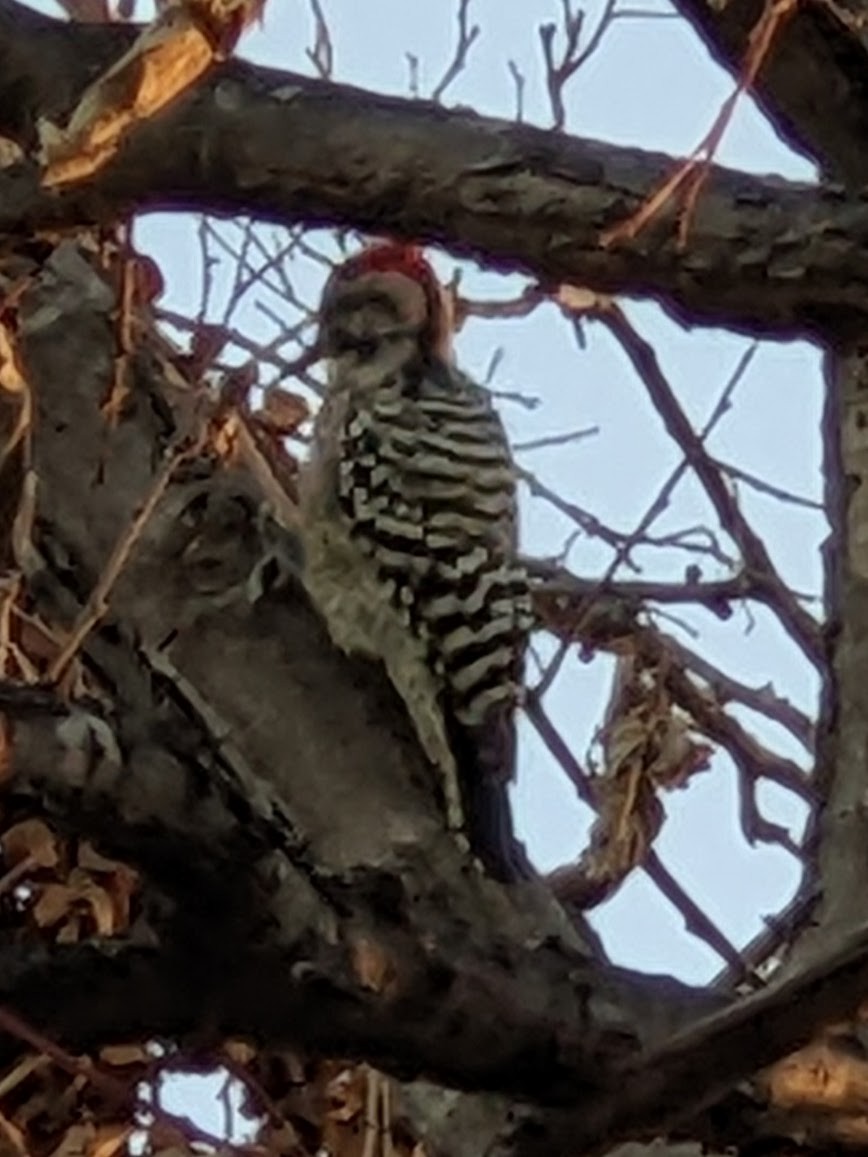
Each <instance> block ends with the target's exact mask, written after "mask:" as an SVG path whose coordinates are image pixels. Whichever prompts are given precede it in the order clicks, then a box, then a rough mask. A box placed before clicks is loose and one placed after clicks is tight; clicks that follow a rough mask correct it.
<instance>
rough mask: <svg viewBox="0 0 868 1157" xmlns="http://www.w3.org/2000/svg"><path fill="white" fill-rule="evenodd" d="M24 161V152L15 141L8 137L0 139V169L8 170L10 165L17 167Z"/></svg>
mask: <svg viewBox="0 0 868 1157" xmlns="http://www.w3.org/2000/svg"><path fill="white" fill-rule="evenodd" d="M23 160H24V150H23V149H22V148H21V146H20V145H19V144H18V142H17V141H13V140H10V138H9V137H0V169H8V168H9V166H10V165H17V164H18V162H19V161H23Z"/></svg>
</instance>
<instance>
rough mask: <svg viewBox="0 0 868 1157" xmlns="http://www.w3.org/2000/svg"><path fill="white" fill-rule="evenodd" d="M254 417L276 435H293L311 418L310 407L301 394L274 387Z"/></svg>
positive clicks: (267, 391)
mask: <svg viewBox="0 0 868 1157" xmlns="http://www.w3.org/2000/svg"><path fill="white" fill-rule="evenodd" d="M254 417H255V418H256V420H257V421H258V422H260V423H261V424H262V425H264V426H267V427H269V428H270V429H271V430H273V431H274V433H275V434H283V435H286V434H292V433H294V432H295V431H296V430H297V429H298V428H299V426H300V425H301V424H302V422H304V421H306V420H307V418H309V417H310V406H309V405H308V404H307V402H306V401H305V399H304V398H302V397H301V395H300V394H293V393H291V392H290V391H289V390H282V389H280V387H279V386H274V387H272V388H271V389H270V390H266V392H265V397H264V399H263V403H262V408H261V409H259V410H257V411H256V412H255V414H254Z"/></svg>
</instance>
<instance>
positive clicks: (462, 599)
mask: <svg viewBox="0 0 868 1157" xmlns="http://www.w3.org/2000/svg"><path fill="white" fill-rule="evenodd" d="M451 337H452V325H451V316H450V310H449V308H448V302H447V299H446V297H445V294H444V292H443V290H442V288H441V286H440V284H439V282H438V280H437V278H436V276H435V274H434V271H433V270H432V268H431V266H430V265H429V264H428V262H427V261H426V260H425V257H424V254H423V253H422V251H421V249H419V248H418V247H416V246H413V245H406V244H396V243H387V244H379V245H372V246H370V247H368V248H366V249H364V250H363V251H362V252H361V253H359V254H358V255H356V256H354V257H352V258H350V259H349V260H348V261H346V262H345V263H344V264H343V265H341V266H339V267H338V268H337V269H336V270H335V271H334V272H333V274H332V276H331V277H330V279H329V281H328V283H327V285H326V288H325V291H324V294H323V299H322V305H321V310H320V336H319V350H320V353H321V355H322V356H324V357H325V358H326V359H327V360H328V387H327V392H326V397H325V401H324V404H323V406H322V409H321V411H320V413H319V415H318V416H317V419H316V423H315V427H314V437H313V444H312V449H311V456H310V460H309V462H308V463H307V465H306V467H305V468H304V469H303V471H302V475H301V478H300V483H299V496H300V503H301V512H302V519H301V522H302V538H303V541H304V548H305V576H306V577H305V585H306V586H307V588H308V591H309V593H310V595H311V597H312V598H313V600H314V602H315V604H316V605H317V606H318V608H319V610H320V612H321V614H322V615H323V617H324V619H325V621H326V623H327V625H328V628H329V631H330V633H331V636H332V639H333V640H334V642H335V643H336V644H337V645H338V646H339V647H341V648H343V649H344V650H345V651H347V652H352V653H357V654H362V655H367V656H369V657H372V658H376V659H379V660H381V661H382V662H383V664H384V665H385V668H386V670H387V672H388V674H389V677H390V679H391V681H392V683H393V684H394V686H395V688H396V689H397V690H398V692H399V694H400V695H401V697H402V699H403V700H404V703H405V705H406V707H407V710H408V712H409V715H410V717H411V719H412V721H413V724H414V726H415V728H416V732H417V734H418V737H419V740H420V742H421V745H422V747H423V749H424V751H425V752H426V754H427V756H428V758H429V759H430V760H431V762H432V763H433V764H435V765H436V767H437V768H438V769H439V770H440V772H441V773H442V776H443V792H444V798H445V806H446V815H447V821H448V824H449V826H450V827H452V828H456V829H457V828H462V827H466V828H467V831H468V835H469V838H470V843H471V846H472V848H473V850H474V851H475V853H476V854H477V855H478V856H479V858H480V859H481V860H482V861H483V863H484V864H485V865H486V866H487V867H488V869H489V870H490V871H491V872H492V873H493V874H495V875H497V876H499V877H501V878H515V877H516V876H520V875H529V874H531V869H530V868H529V865H528V863H527V860H526V858H525V855H524V850H523V848H521V846H520V845H517V844H516V842H515V840H514V838H513V835H512V825H511V819H510V813H509V803H508V798H507V793H506V786H507V783H508V781H509V780H510V779H511V777H512V776H513V774H514V767H515V708H516V704H517V701H518V698H519V695H520V688H521V681H522V673H523V656H524V652H525V647H526V643H527V637H528V632H529V630H530V627H531V623H532V615H531V603H530V592H529V585H528V579H527V575H526V573H525V571H524V570H523V569H522V567H521V566H520V565H519V564H518V562H517V560H516V475H515V469H514V464H513V459H512V455H511V453H510V449H509V444H508V442H507V439H506V435H505V433H504V429H503V426H502V425H501V422H500V419H499V417H498V416H497V414H496V412H495V410H494V408H493V406H492V402H491V398H490V395H489V393H488V391H487V390H485V389H484V388H483V387H481V386H479V385H477V384H476V383H475V382H473V381H471V380H470V379H469V378H468V377H467V376H466V375H464V374H463V373H461V371H460V370H458V369H457V368H456V366H455V364H454V362H453V359H452V354H451Z"/></svg>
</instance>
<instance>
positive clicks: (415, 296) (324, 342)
mask: <svg viewBox="0 0 868 1157" xmlns="http://www.w3.org/2000/svg"><path fill="white" fill-rule="evenodd" d="M396 339H397V340H407V339H411V340H413V341H415V342H417V343H418V344H419V346H420V347H421V348H422V350H423V352H424V353H426V354H433V355H436V356H438V357H441V358H444V359H448V358H449V357H450V354H451V344H452V324H451V310H450V308H449V302H448V299H447V297H446V295H445V293H444V291H443V288H442V287H441V285H440V282H439V281H438V280H437V276H436V274H435V273H434V270H433V269H432V268H431V266H430V264H429V263H428V261H427V260H426V258H425V254H424V252H423V251H422V249H421V248H420V247H419V246H418V245H409V244H404V243H401V242H384V243H381V244H375V245H369V246H366V247H365V248H364V249H363V250H362V251H361V252H360V253H357V254H356V255H355V256H353V257H350V258H349V259H348V260H347V261H345V262H343V264H342V265H339V266H338V267H337V268H336V269H335V270H334V272H333V273H332V274H331V276H330V277H329V279H328V281H327V283H326V287H325V290H324V292H323V299H322V306H321V309H320V341H319V344H320V349H321V351H322V353H323V354H324V355H325V356H326V357H333V356H335V355H336V354H340V353H343V352H346V351H347V350H351V349H358V350H362V351H364V350H365V348H366V347H369V348H375V347H376V346H377V345H379V344H380V343H382V342H383V341H389V340H396Z"/></svg>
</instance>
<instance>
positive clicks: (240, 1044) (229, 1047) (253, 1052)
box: [223, 1040, 259, 1065]
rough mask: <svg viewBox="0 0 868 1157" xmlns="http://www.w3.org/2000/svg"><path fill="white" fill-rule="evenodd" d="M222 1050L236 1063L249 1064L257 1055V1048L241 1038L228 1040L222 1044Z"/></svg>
mask: <svg viewBox="0 0 868 1157" xmlns="http://www.w3.org/2000/svg"><path fill="white" fill-rule="evenodd" d="M223 1051H224V1052H225V1053H226V1055H227V1057H229V1059H230V1060H232V1061H234V1062H235V1064H236V1065H249V1064H250V1062H251V1061H252V1060H253V1059H254V1058H255V1057H256V1056H257V1055H258V1053H259V1050H258V1049H256V1048H254V1047H253V1045H251V1044H248V1043H247V1041H243V1040H229V1041H226V1042H225V1043H224V1045H223Z"/></svg>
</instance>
